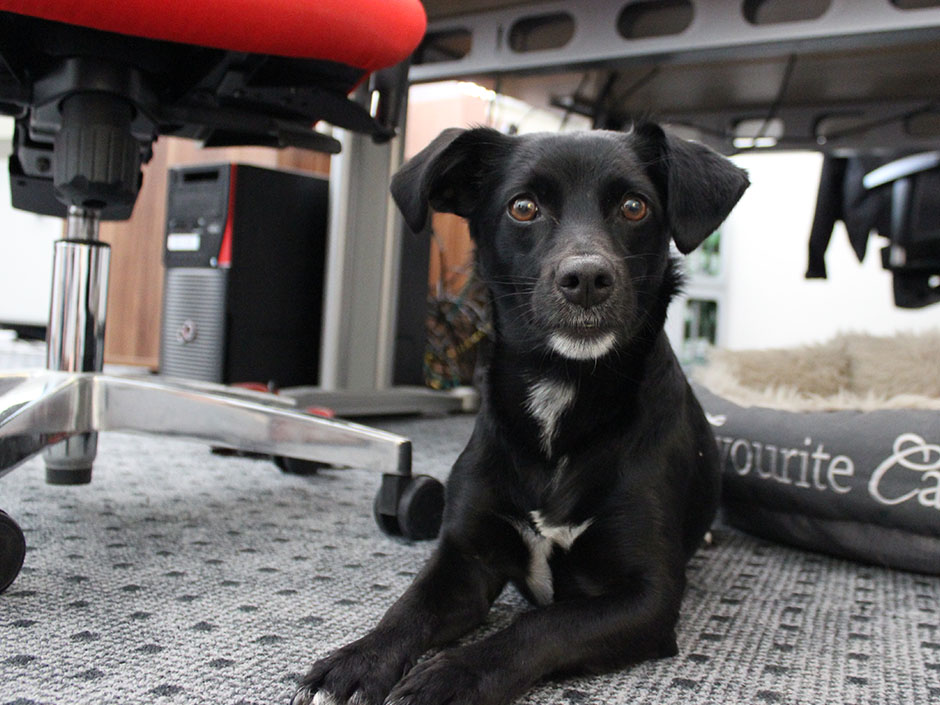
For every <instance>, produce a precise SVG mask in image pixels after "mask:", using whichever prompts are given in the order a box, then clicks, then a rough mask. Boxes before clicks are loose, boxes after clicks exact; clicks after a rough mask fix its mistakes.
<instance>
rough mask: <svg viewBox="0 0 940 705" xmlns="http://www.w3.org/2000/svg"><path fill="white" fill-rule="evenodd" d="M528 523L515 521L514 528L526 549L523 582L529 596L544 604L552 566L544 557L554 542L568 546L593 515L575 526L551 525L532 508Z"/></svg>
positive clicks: (552, 591)
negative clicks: (526, 570) (526, 558)
mask: <svg viewBox="0 0 940 705" xmlns="http://www.w3.org/2000/svg"><path fill="white" fill-rule="evenodd" d="M529 516H531V517H532V524H534V528H533V526H532V525H530V524H528V523H524V522H516V528H517V529H518V530H519V534H520V535H521V536H522V540H523V541H524V542H525V544H526V547H527V548H528V549H529V570H528V574H527V575H526V585H527V586H528V587H529V590H530V591H531V592H532V597H533V598H534V599H535V602H536V603H537V604H539V605H547V604H549V603H550V602H551V601H552V598H553V597H554V595H555V587H554V585H553V584H552V568H551V566H550V565H549V564H548V559H549V558H550V557H551V555H552V551H553V550H554V549H555V546H558V547H559V548H560V549H562V550H563V551H569V550H571V546H572V545H573V544H574V542H575V541H577V540H578V537H579V536H580V535H581V534H583V533H584V531H585V529H587V528H588V527H589V526H590V525H591V522H593V521H594V520H593V519H588V520H586V521H583V522H581V523H580V524H578V525H577V526H574V525H572V524H562V525H554V524H549V523H548V522H547V521H545V519H544V517H542V514H541V513H540V512H539V511H534V512H532V513H531V514H530V515H529Z"/></svg>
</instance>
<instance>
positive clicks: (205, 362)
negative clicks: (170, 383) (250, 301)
mask: <svg viewBox="0 0 940 705" xmlns="http://www.w3.org/2000/svg"><path fill="white" fill-rule="evenodd" d="M227 289H228V270H226V269H215V268H209V267H205V268H201V267H178V268H169V269H167V270H166V280H165V287H164V294H163V325H162V331H161V336H160V372H161V373H162V374H164V375H168V376H171V377H183V378H186V379H197V380H202V381H205V382H222V381H223V380H222V377H223V373H224V365H225V297H226V292H227Z"/></svg>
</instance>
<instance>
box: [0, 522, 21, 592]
mask: <svg viewBox="0 0 940 705" xmlns="http://www.w3.org/2000/svg"><path fill="white" fill-rule="evenodd" d="M25 557H26V538H25V537H24V536H23V531H22V530H21V529H20V527H19V524H17V523H16V522H15V521H13V520H12V519H11V518H10V515H9V514H7V513H6V512H3V511H0V592H3V591H4V590H6V589H7V588H8V587H10V585H11V584H12V583H13V581H14V580H16V576H17V575H19V574H20V568H22V567H23V559H24V558H25Z"/></svg>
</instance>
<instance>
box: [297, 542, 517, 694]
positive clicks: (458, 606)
mask: <svg viewBox="0 0 940 705" xmlns="http://www.w3.org/2000/svg"><path fill="white" fill-rule="evenodd" d="M504 582H505V581H504V579H503V578H501V577H499V576H498V575H497V574H496V573H494V572H492V571H490V570H489V569H488V568H487V567H486V565H485V564H484V563H483V562H481V561H480V560H478V559H477V558H475V557H473V556H471V555H468V554H466V553H464V552H463V551H462V550H460V549H459V548H457V547H456V546H455V545H453V544H452V543H450V542H448V541H447V540H446V539H443V538H442V539H441V543H440V545H439V546H438V548H437V550H436V551H435V553H434V555H433V556H432V557H431V559H430V560H429V561H428V563H427V564H426V565H425V567H424V569H423V570H422V571H421V573H420V574H419V575H418V577H416V578H415V580H414V582H413V583H412V585H411V587H409V588H408V590H406V591H405V593H404V594H403V595H402V596H401V597H400V598H399V599H398V601H397V602H396V603H395V604H394V605H392V606H391V608H389V610H388V612H386V614H385V616H384V617H383V618H382V620H381V621H380V622H379V624H378V625H377V626H376V627H375V629H373V630H372V631H370V632H369V633H368V634H366V635H365V636H364V637H362V638H361V639H359V640H358V641H355V642H353V643H351V644H349V645H347V646H344V647H343V648H341V649H339V650H338V651H336V652H334V653H333V654H331V655H330V656H327V657H326V658H324V659H322V660H320V661H318V662H317V663H315V664H314V665H313V667H312V668H311V669H310V671H309V672H308V673H307V675H306V676H305V677H304V679H303V681H302V682H301V685H300V688H299V689H298V691H297V694H296V695H295V696H294V699H293V700H292V701H291V703H292V705H345V704H346V703H350V704H351V705H381V703H383V702H384V700H385V697H386V695H388V693H389V691H390V690H391V689H392V686H394V685H395V683H397V682H398V680H399V679H400V678H401V677H402V676H403V675H404V674H405V673H406V672H407V671H408V669H410V668H411V666H412V665H413V664H414V663H415V661H417V659H418V657H420V656H421V654H423V653H424V652H425V651H427V650H428V649H429V648H431V647H434V646H439V645H442V644H446V643H448V642H450V641H453V640H454V639H456V638H458V637H459V636H461V635H462V634H464V633H466V632H467V631H469V630H470V629H473V628H474V627H475V626H477V625H478V624H479V623H480V622H481V621H482V620H483V618H484V617H485V616H486V613H487V611H488V610H489V608H490V605H491V604H492V603H493V600H495V599H496V597H497V595H499V593H500V591H501V590H502V588H503V585H504Z"/></svg>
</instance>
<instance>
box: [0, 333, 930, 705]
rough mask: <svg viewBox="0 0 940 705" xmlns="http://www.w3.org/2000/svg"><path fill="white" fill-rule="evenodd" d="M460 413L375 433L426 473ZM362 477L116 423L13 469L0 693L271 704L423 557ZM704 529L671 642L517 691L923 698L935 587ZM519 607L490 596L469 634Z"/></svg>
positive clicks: (1, 501)
mask: <svg viewBox="0 0 940 705" xmlns="http://www.w3.org/2000/svg"><path fill="white" fill-rule="evenodd" d="M27 358H29V356H28V355H27V356H26V357H25V358H24V357H23V356H20V357H18V358H17V359H16V362H17V364H20V363H22V362H23V361H24V359H27ZM10 359H11V358H10V357H9V356H7V358H6V359H4V358H3V355H2V350H0V366H3V363H4V362H10ZM471 424H472V419H471V418H468V417H452V418H443V419H442V418H433V419H409V420H398V421H389V422H387V423H384V424H383V426H384V427H386V428H388V429H390V430H393V431H396V432H398V433H402V434H404V435H408V436H410V437H411V438H412V439H413V441H414V445H415V472H423V473H428V474H432V475H435V476H438V477H440V478H443V477H444V476H445V475H446V473H447V470H448V467H449V465H450V463H451V462H452V461H453V459H454V458H455V457H456V455H457V453H458V452H459V450H460V448H461V447H462V445H463V443H464V441H465V440H466V438H467V436H468V434H469V431H470V427H471ZM377 488H378V475H376V474H374V473H371V472H368V471H364V470H342V471H339V470H336V471H326V472H322V473H320V474H319V475H316V476H313V477H307V478H301V477H296V476H290V475H285V474H282V473H281V472H280V471H279V470H278V469H277V468H276V467H275V466H274V465H273V464H272V463H270V462H266V461H260V460H251V459H245V458H234V457H220V456H216V455H213V454H211V453H210V452H209V451H208V449H207V448H205V447H204V446H200V445H196V444H187V443H181V442H178V441H169V440H164V439H160V438H150V437H136V436H126V435H120V434H106V435H103V436H102V438H101V440H100V452H99V459H98V462H97V464H96V466H95V479H94V482H93V483H92V484H91V485H89V486H86V487H78V488H61V487H51V486H47V485H45V484H44V482H43V469H42V465H41V462H40V461H38V460H35V459H34V460H33V461H30V462H29V463H28V464H27V465H25V466H24V467H21V468H19V469H18V470H16V471H15V472H13V473H11V474H10V475H7V476H6V477H4V478H2V479H0V508H3V509H4V510H6V511H7V512H8V513H9V514H10V515H12V516H13V517H14V518H15V519H16V520H17V521H18V522H19V523H20V525H21V526H22V527H23V529H24V531H25V533H26V537H27V542H28V544H29V552H28V553H27V557H26V566H25V567H24V569H23V572H22V574H21V575H20V577H19V579H18V580H17V582H15V583H14V584H13V586H12V587H11V588H10V590H9V591H8V592H7V593H5V594H4V595H2V596H0V705H10V704H12V703H16V704H17V705H32V704H33V703H57V704H60V705H70V704H75V705H78V704H82V705H87V704H98V703H102V704H110V703H115V704H116V703H121V704H126V705H132V704H136V703H158V704H159V703H165V704H167V705H170V704H173V705H176V704H180V705H182V704H184V703H187V704H188V703H193V704H195V703H199V704H200V705H202V704H204V703H207V702H212V703H231V704H233V705H234V704H236V703H243V704H248V703H251V704H255V703H257V704H261V703H264V704H269V703H286V702H287V701H288V700H289V697H290V694H291V692H292V689H293V685H294V683H295V681H296V679H297V678H299V677H300V675H301V673H302V672H303V671H304V669H305V668H306V666H307V665H308V663H309V662H310V661H311V659H313V658H315V657H317V656H320V655H323V654H325V653H326V652H327V651H329V650H331V649H333V648H334V647H337V646H340V645H342V644H343V643H345V642H346V641H348V640H350V639H352V638H354V637H356V636H357V635H359V634H361V633H362V632H363V631H364V630H365V629H367V628H368V627H369V626H371V625H372V624H374V622H375V621H376V620H377V619H378V618H379V617H380V615H381V613H382V612H383V610H384V609H385V607H387V606H388V605H389V604H390V603H391V601H392V600H393V599H394V598H395V597H396V596H397V595H398V593H399V592H401V591H402V590H403V589H404V588H405V586H406V585H407V583H408V582H409V581H410V579H411V577H412V575H413V574H414V573H415V571H416V570H417V569H418V568H419V566H420V565H421V563H422V561H423V560H424V559H425V558H426V556H427V555H428V553H429V551H430V550H431V546H430V545H429V544H414V545H409V544H406V543H403V542H399V541H395V540H391V539H389V538H387V537H385V536H383V535H382V534H381V533H380V532H379V531H378V529H377V527H376V525H375V524H374V521H373V519H372V500H373V497H374V495H375V492H376V490H377ZM717 539H718V542H717V546H716V547H714V548H711V549H707V550H703V551H702V552H700V553H699V555H698V556H696V557H695V559H694V560H693V563H692V566H691V571H690V588H689V591H688V593H687V597H686V601H685V604H684V609H683V613H682V621H681V624H680V636H679V645H680V649H681V653H680V655H679V656H677V657H674V658H671V659H665V660H661V661H656V662H650V663H646V664H642V665H640V666H637V667H635V668H632V669H630V670H627V671H623V672H620V673H615V674H612V675H607V676H598V677H592V678H576V679H567V680H562V681H552V682H548V683H545V684H543V685H541V686H540V687H538V688H537V689H535V690H533V691H532V692H531V693H530V694H529V695H528V696H527V697H526V698H524V699H523V700H522V701H521V702H522V703H527V704H530V705H535V704H539V705H556V704H557V705H574V704H575V703H592V704H594V703H598V704H600V703H644V704H645V703H649V704H650V705H652V704H656V705H668V704H671V703H676V704H681V705H696V704H704V703H758V704H761V703H794V704H795V703H806V704H813V705H817V704H821V703H845V704H849V703H852V704H855V703H859V704H860V703H871V704H872V705H875V704H877V705H891V704H894V703H897V704H898V705H900V704H902V703H903V704H904V705H928V704H929V703H933V704H936V703H938V702H940V579H938V578H935V577H926V576H921V575H915V574H910V573H902V572H897V571H890V570H883V569H879V568H873V567H869V566H864V565H859V564H855V563H849V562H846V561H842V560H836V559H832V558H828V557H825V556H819V555H815V554H809V553H804V552H799V551H795V550H791V549H787V548H783V547H780V546H775V545H772V544H768V543H765V542H762V541H759V540H757V539H753V538H750V537H748V536H745V535H743V534H739V533H736V532H734V531H732V530H728V529H720V530H719V531H718V532H717ZM523 609H526V607H525V605H524V603H523V602H522V600H521V599H520V598H519V597H518V596H517V595H516V594H515V593H513V592H511V591H507V592H506V593H505V594H504V595H503V596H502V597H501V598H500V600H499V601H498V603H497V605H496V606H495V608H494V610H493V611H492V613H491V615H490V619H489V621H488V623H487V625H486V626H485V627H484V628H483V630H481V632H480V633H483V632H485V631H488V630H492V629H497V628H499V627H500V626H502V625H505V624H507V623H508V622H509V621H510V620H511V619H512V618H513V615H514V614H517V613H518V612H519V611H521V610H523Z"/></svg>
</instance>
